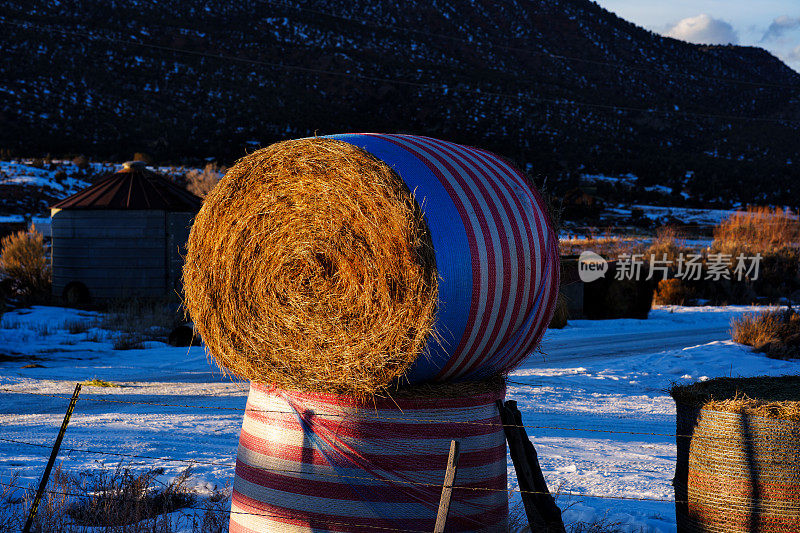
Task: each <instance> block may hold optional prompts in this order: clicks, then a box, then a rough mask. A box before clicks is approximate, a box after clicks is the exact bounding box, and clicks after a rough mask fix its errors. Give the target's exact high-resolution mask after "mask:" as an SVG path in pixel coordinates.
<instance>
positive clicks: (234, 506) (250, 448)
mask: <svg viewBox="0 0 800 533" xmlns="http://www.w3.org/2000/svg"><path fill="white" fill-rule="evenodd" d="M498 385H499V388H498ZM504 396H505V388H504V385H503V383H502V380H500V381H499V382H498V381H495V382H491V383H484V382H470V383H462V384H457V385H456V384H445V385H438V386H428V387H425V386H424V385H423V388H422V389H416V388H411V389H406V390H405V391H404V393H403V394H402V395H398V396H395V397H393V398H380V399H376V401H375V403H374V404H370V405H368V406H362V405H360V404H359V403H357V402H355V401H354V399H353V398H352V397H350V396H342V395H335V394H320V393H307V392H297V391H288V390H281V389H277V388H275V387H270V386H265V385H260V384H255V383H254V384H251V387H250V394H249V396H248V400H247V410H246V412H245V418H244V422H243V426H242V431H241V434H240V439H239V451H238V456H237V461H236V478H235V481H234V485H233V496H232V503H231V522H230V531H231V532H239V531H260V532H268V531H281V532H283V531H312V530H313V531H347V532H367V531H380V530H386V531H390V530H409V531H433V530H434V524H435V522H436V515H437V510H438V506H439V498H440V495H441V490H442V487H441V485H442V480H444V474H445V468H446V466H447V458H448V453H449V449H450V441H451V440H452V439H455V440H457V441H458V442H459V445H460V454H459V463H458V472H457V475H456V482H455V487H454V488H453V492H452V496H451V504H450V512H449V514H448V518H447V530H448V531H484V532H486V531H493V532H494V531H508V528H507V526H506V522H507V518H508V493H507V492H506V491H507V473H506V470H507V462H506V444H505V434H504V432H503V426H502V423H501V421H500V417H499V412H498V410H497V406H496V403H495V402H496V401H497V400H502V399H503V398H504Z"/></svg>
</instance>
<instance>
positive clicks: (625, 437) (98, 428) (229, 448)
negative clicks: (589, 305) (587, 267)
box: [0, 306, 800, 532]
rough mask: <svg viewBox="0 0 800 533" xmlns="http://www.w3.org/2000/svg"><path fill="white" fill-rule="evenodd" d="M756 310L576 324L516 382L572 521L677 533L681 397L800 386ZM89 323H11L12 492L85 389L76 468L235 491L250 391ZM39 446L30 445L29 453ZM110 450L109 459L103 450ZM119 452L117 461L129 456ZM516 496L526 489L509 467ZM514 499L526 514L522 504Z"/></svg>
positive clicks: (554, 334) (0, 468)
mask: <svg viewBox="0 0 800 533" xmlns="http://www.w3.org/2000/svg"><path fill="white" fill-rule="evenodd" d="M752 310H754V308H752V307H739V306H736V307H695V308H689V307H661V308H658V309H655V310H654V311H652V312H651V315H650V319H648V320H607V321H589V320H575V321H572V322H571V323H570V325H569V326H567V327H566V328H565V329H563V330H549V331H548V332H547V334H546V336H545V341H544V343H543V345H542V351H543V353H544V354H545V355H534V356H531V357H530V358H529V359H528V361H526V363H525V364H523V366H522V367H521V368H520V369H518V370H516V371H515V372H513V373H512V374H511V375H510V376H509V386H508V395H507V396H508V399H514V400H517V402H518V403H519V407H520V409H521V410H522V413H523V419H524V422H525V423H526V424H527V425H528V426H529V428H528V434H529V436H530V437H531V439H532V441H533V443H534V445H535V446H536V449H537V451H538V454H539V459H540V461H541V464H542V468H543V470H544V473H545V477H546V479H547V482H548V485H549V487H550V490H551V491H553V492H555V493H558V495H557V504H558V505H559V506H560V507H561V508H562V510H565V512H564V518H565V521H567V522H576V521H588V522H591V521H594V520H604V521H605V522H606V523H618V524H619V525H618V527H619V528H620V529H622V530H623V531H632V532H633V531H645V532H657V531H661V532H671V531H674V530H675V516H674V505H673V504H672V503H671V500H672V498H673V490H672V486H671V483H670V482H671V479H672V476H673V474H674V468H675V438H674V432H675V408H674V404H673V402H672V400H671V399H670V397H669V396H668V393H667V392H666V391H667V388H668V387H669V386H670V384H671V383H673V382H689V381H692V380H698V379H707V378H712V377H716V376H750V375H762V374H770V375H783V374H797V373H798V370H800V363H798V362H787V361H777V360H772V359H768V358H766V357H764V356H763V355H761V354H755V353H752V352H750V351H749V349H747V348H745V347H742V346H740V345H737V344H735V343H733V342H732V341H730V340H729V337H730V336H729V334H728V332H727V331H728V327H729V323H730V320H731V318H732V317H733V316H736V315H738V314H740V313H742V312H746V311H752ZM95 320H96V315H95V314H94V313H90V312H85V311H76V310H71V309H61V308H54V307H35V308H33V309H26V310H17V311H14V312H11V313H7V314H6V315H5V316H4V317H3V319H2V324H1V325H0V369H1V370H2V372H0V376H1V377H0V394H2V403H0V425H1V426H2V432H0V482H8V480H10V478H11V475H12V473H14V472H18V473H19V474H20V476H21V477H20V479H19V480H18V482H17V483H18V484H23V485H34V484H36V483H37V482H38V478H39V476H40V475H41V472H42V470H43V469H44V466H45V463H46V459H47V457H48V455H49V452H50V450H49V447H50V446H51V445H52V443H53V440H54V439H55V436H56V434H57V432H58V427H59V426H60V424H61V420H62V418H63V416H64V411H65V409H66V406H67V404H68V398H69V396H70V395H71V393H72V390H73V388H74V385H75V382H76V381H85V380H91V379H93V378H98V379H102V380H106V381H110V382H113V383H116V384H119V385H121V387H120V388H99V387H91V386H84V387H83V391H82V393H81V399H80V401H79V402H78V405H77V407H76V409H75V413H74V415H73V416H72V420H71V422H70V425H69V429H68V431H67V434H66V437H65V439H64V442H63V444H62V453H61V456H60V460H61V461H63V468H64V469H66V470H67V471H70V472H80V471H86V470H98V469H102V468H104V467H108V468H111V469H113V468H114V467H115V466H116V465H117V464H118V463H119V462H120V461H123V463H124V464H125V465H128V466H132V467H136V468H142V469H144V468H152V467H163V469H164V474H163V476H162V478H163V480H164V481H166V480H169V479H170V478H171V477H173V476H175V475H177V474H178V473H179V472H181V471H182V470H183V469H184V468H186V466H188V465H191V466H192V467H193V472H194V475H193V476H192V483H193V485H194V487H195V488H196V489H197V490H198V492H199V493H200V494H209V493H210V492H211V491H212V490H213V489H214V488H215V487H217V488H221V487H225V486H229V485H230V484H231V483H232V480H233V473H234V463H235V455H236V447H237V439H238V433H239V428H240V425H241V419H242V411H241V410H242V409H244V406H245V402H246V394H247V391H246V384H239V383H233V382H231V381H230V380H228V379H226V378H224V377H222V376H220V373H219V372H218V371H216V370H214V369H213V368H212V367H210V366H209V364H208V362H207V361H206V356H205V354H204V353H203V351H202V349H201V348H197V347H194V348H191V349H187V348H173V347H170V346H167V345H164V344H161V343H149V344H148V346H147V348H146V349H139V350H126V351H115V350H114V349H113V346H112V344H113V337H112V336H113V333H112V332H107V331H102V330H99V329H97V328H96V327H91V328H89V329H88V330H86V331H83V332H81V333H69V329H70V328H72V329H73V330H76V329H83V328H78V327H75V323H76V322H86V323H87V324H91V323H93V322H95ZM23 443H29V444H23ZM101 452H102V453H101ZM113 454H117V455H113ZM508 467H509V488H510V489H512V490H514V489H516V488H517V483H516V477H515V475H514V473H513V466H512V464H511V461H510V459H509V464H508ZM519 499H520V498H519V494H518V493H513V495H512V502H511V504H512V506H514V505H515V504H516V503H517V502H519Z"/></svg>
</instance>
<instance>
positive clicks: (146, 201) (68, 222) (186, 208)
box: [50, 161, 202, 303]
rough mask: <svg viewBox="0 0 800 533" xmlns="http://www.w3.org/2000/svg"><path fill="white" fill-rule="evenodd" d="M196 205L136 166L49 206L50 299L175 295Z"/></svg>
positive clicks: (75, 300)
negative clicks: (51, 275)
mask: <svg viewBox="0 0 800 533" xmlns="http://www.w3.org/2000/svg"><path fill="white" fill-rule="evenodd" d="M201 203H202V200H201V199H200V198H198V197H197V196H195V195H193V194H191V193H190V192H188V191H186V190H185V189H183V188H181V187H179V186H178V185H176V184H174V183H172V182H171V181H169V180H167V179H165V178H163V177H162V176H160V175H158V174H156V173H155V172H152V171H150V170H148V169H147V167H146V165H145V164H144V163H142V162H138V161H134V162H129V163H125V164H124V165H123V168H122V169H121V170H119V171H118V172H116V173H114V174H111V175H109V176H107V177H105V178H102V179H101V180H100V181H98V182H96V183H95V184H94V185H92V186H91V187H88V188H87V189H84V190H82V191H80V192H78V193H75V194H73V195H72V196H70V197H68V198H65V199H64V200H61V201H60V202H58V203H56V204H54V205H52V206H51V208H50V217H51V224H52V236H53V240H52V272H53V294H54V295H55V296H61V297H63V298H64V299H65V300H66V301H67V302H70V303H79V302H85V301H88V300H90V299H93V298H95V299H106V298H118V297H134V296H137V297H160V296H169V295H171V294H174V293H176V292H177V293H180V291H181V285H180V283H181V270H182V267H183V256H184V255H185V245H186V241H187V240H188V238H189V230H190V228H191V225H192V220H193V218H194V216H195V215H196V214H197V212H198V211H199V210H200V205H201Z"/></svg>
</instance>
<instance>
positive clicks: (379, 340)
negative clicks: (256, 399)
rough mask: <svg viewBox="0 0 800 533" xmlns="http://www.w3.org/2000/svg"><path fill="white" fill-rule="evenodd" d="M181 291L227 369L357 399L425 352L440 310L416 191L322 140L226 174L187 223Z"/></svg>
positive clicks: (367, 159) (277, 151)
mask: <svg viewBox="0 0 800 533" xmlns="http://www.w3.org/2000/svg"><path fill="white" fill-rule="evenodd" d="M184 287H185V294H186V302H185V305H186V308H187V310H188V313H189V315H190V316H191V319H192V320H193V322H194V325H195V327H196V328H197V330H198V331H199V332H200V335H201V336H202V338H203V340H204V341H205V344H206V347H207V349H208V352H209V353H210V355H211V356H213V357H214V358H215V359H216V361H217V363H218V364H219V365H220V366H221V367H223V368H225V369H227V370H228V371H229V372H231V373H232V374H234V375H236V376H239V377H242V378H245V379H249V380H252V381H257V382H268V383H273V384H275V385H277V386H279V387H282V388H287V389H296V388H300V389H303V390H307V391H317V392H331V393H346V394H350V395H353V396H355V397H358V398H361V399H367V398H369V397H370V396H372V395H373V394H374V393H375V392H377V391H381V390H385V389H386V388H387V386H388V385H389V384H390V383H391V382H392V381H393V380H395V379H396V378H398V377H399V376H401V375H403V374H404V373H405V371H406V369H407V368H408V367H409V366H410V365H411V363H412V362H413V361H415V360H416V359H417V358H418V357H420V356H424V354H423V351H424V349H425V345H426V341H427V339H428V337H429V336H430V335H431V333H432V328H433V324H434V318H435V311H436V305H437V273H436V267H435V258H434V252H433V245H432V242H431V240H430V236H429V234H428V229H427V224H426V223H425V221H424V218H423V215H422V212H421V209H420V207H419V206H418V205H417V204H416V202H415V201H414V198H413V195H412V194H411V192H410V191H409V190H408V189H407V188H406V186H405V184H404V183H403V181H402V179H401V178H400V177H399V176H398V175H397V174H395V173H394V171H392V169H391V168H389V167H388V166H387V165H386V164H385V163H383V162H382V161H380V160H378V159H376V158H374V157H373V156H371V155H370V154H368V153H367V152H365V151H363V150H361V149H359V148H356V147H354V146H352V145H350V144H348V143H344V142H341V141H335V140H331V139H301V140H294V141H285V142H281V143H277V144H274V145H272V146H269V147H268V148H265V149H262V150H258V151H256V152H254V153H252V154H250V155H248V156H246V157H244V158H242V159H240V160H239V161H238V162H237V163H236V164H235V165H234V166H233V167H232V168H231V169H230V170H229V171H228V173H227V174H226V175H225V177H224V178H223V179H222V180H221V181H220V182H219V184H218V185H217V186H216V187H215V188H214V189H213V190H212V191H211V192H210V193H209V195H208V196H207V197H206V199H205V202H204V204H203V207H202V209H201V210H200V213H199V214H198V215H197V218H196V219H195V223H194V226H193V228H192V231H191V235H190V237H189V243H188V253H187V256H186V263H185V266H184Z"/></svg>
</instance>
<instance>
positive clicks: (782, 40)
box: [596, 0, 800, 72]
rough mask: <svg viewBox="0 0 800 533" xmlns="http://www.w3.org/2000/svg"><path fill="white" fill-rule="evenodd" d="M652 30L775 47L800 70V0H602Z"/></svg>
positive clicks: (776, 52)
mask: <svg viewBox="0 0 800 533" xmlns="http://www.w3.org/2000/svg"><path fill="white" fill-rule="evenodd" d="M596 1H597V3H598V4H600V5H601V6H603V7H604V8H605V9H607V10H609V11H612V12H614V13H616V14H617V15H619V16H620V17H622V18H624V19H625V20H629V21H630V22H633V23H635V24H637V25H639V26H643V27H645V28H647V29H648V30H651V31H654V32H656V33H660V34H662V35H666V36H669V37H675V38H676V39H682V40H684V41H689V42H693V43H702V44H727V43H733V44H740V45H745V46H759V47H761V48H765V49H767V50H769V51H770V52H771V53H772V54H773V55H775V56H777V57H779V58H780V59H781V60H782V61H783V62H784V63H786V64H787V65H789V66H790V67H792V68H793V69H794V70H796V71H798V72H800V0H666V1H665V0H596Z"/></svg>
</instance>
